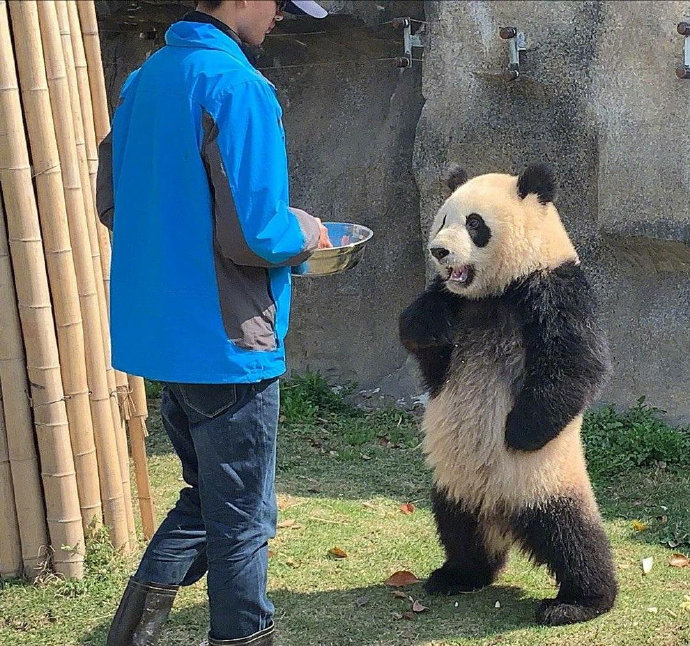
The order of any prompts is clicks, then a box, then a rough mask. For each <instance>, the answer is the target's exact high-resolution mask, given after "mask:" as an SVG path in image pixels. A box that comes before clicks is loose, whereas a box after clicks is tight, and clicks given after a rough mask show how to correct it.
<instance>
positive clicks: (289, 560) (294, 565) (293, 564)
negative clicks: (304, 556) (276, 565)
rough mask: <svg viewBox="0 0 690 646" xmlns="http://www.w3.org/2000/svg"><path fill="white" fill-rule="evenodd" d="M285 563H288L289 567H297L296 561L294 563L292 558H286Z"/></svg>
mask: <svg viewBox="0 0 690 646" xmlns="http://www.w3.org/2000/svg"><path fill="white" fill-rule="evenodd" d="M285 565H289V566H290V567H297V563H295V562H294V561H293V560H292V559H287V561H285Z"/></svg>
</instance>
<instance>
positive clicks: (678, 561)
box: [668, 554, 690, 567]
mask: <svg viewBox="0 0 690 646" xmlns="http://www.w3.org/2000/svg"><path fill="white" fill-rule="evenodd" d="M668 564H669V565H670V566H671V567H688V565H690V559H689V558H688V557H687V556H685V554H673V555H672V556H671V558H670V559H669V562H668Z"/></svg>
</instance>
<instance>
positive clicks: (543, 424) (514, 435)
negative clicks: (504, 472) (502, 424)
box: [506, 402, 558, 451]
mask: <svg viewBox="0 0 690 646" xmlns="http://www.w3.org/2000/svg"><path fill="white" fill-rule="evenodd" d="M557 434H558V433H557V432H556V433H555V434H552V433H550V432H549V423H548V420H547V419H544V418H542V419H541V420H539V419H537V416H536V415H535V411H534V408H533V407H531V406H529V405H528V404H523V403H520V402H518V403H517V404H515V406H514V407H513V410H511V411H510V413H508V417H507V418H506V445H507V446H508V447H509V448H511V449H514V450H515V451H538V450H539V449H541V448H542V447H543V446H544V445H545V444H546V443H547V442H548V441H549V440H551V439H553V437H555V436H556V435H557Z"/></svg>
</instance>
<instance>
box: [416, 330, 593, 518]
mask: <svg viewBox="0 0 690 646" xmlns="http://www.w3.org/2000/svg"><path fill="white" fill-rule="evenodd" d="M523 366H524V347H523V342H522V336H521V334H520V332H519V329H518V328H517V326H516V325H514V324H513V323H512V322H511V321H509V320H502V318H501V317H500V316H499V317H498V318H497V319H496V320H494V322H493V324H492V325H489V326H487V325H484V326H483V327H480V328H476V327H474V328H473V327H471V326H468V327H467V328H466V331H465V332H464V335H463V333H462V332H461V333H460V334H459V337H458V347H457V348H456V350H455V353H454V356H453V359H452V361H451V366H450V369H449V374H448V379H447V381H446V384H445V385H444V387H443V389H442V390H441V391H440V392H439V394H438V395H437V396H436V397H434V398H433V399H432V400H431V401H430V402H429V404H428V406H427V410H426V413H425V416H424V422H423V428H424V434H425V438H424V450H425V453H426V455H427V462H428V464H429V465H430V466H431V467H433V469H434V481H435V484H436V486H437V487H439V488H441V489H445V490H447V494H448V496H449V497H450V498H452V499H455V500H457V501H462V503H463V504H464V505H466V506H467V507H468V508H471V509H478V510H481V511H482V512H483V513H486V514H493V513H494V512H500V511H507V510H509V509H511V508H516V507H518V506H522V505H524V504H530V503H531V502H538V501H539V500H542V499H544V498H545V497H548V496H550V495H553V494H554V493H556V492H557V491H558V490H559V489H560V488H561V487H562V486H563V485H564V484H565V480H578V479H581V477H580V475H579V473H580V471H581V470H582V468H583V467H582V466H580V465H579V460H581V458H582V451H581V448H580V444H579V426H580V420H579V419H578V420H575V421H574V422H573V424H571V425H570V426H572V429H571V428H568V429H565V430H564V431H563V432H562V433H561V435H559V437H558V438H556V439H555V440H553V441H552V442H550V443H549V444H547V446H545V447H544V448H543V449H541V450H539V451H535V452H523V451H513V450H510V449H507V448H506V446H505V424H506V417H507V415H508V413H509V412H510V410H511V408H512V406H513V401H514V394H513V393H514V390H515V388H516V384H517V385H518V386H519V383H520V381H521V376H522V371H523ZM568 456H570V457H569V459H571V460H573V464H571V465H570V466H569V465H568V464H567V459H568ZM582 465H584V462H582ZM568 474H570V475H568Z"/></svg>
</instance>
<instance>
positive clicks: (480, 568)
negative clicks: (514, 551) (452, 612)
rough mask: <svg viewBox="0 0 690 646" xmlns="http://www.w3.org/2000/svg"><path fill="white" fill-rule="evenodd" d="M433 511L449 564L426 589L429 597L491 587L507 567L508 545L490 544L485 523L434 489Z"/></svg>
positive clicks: (430, 577)
mask: <svg viewBox="0 0 690 646" xmlns="http://www.w3.org/2000/svg"><path fill="white" fill-rule="evenodd" d="M431 499H432V508H433V513H434V518H435V520H436V529H437V531H438V536H439V539H440V541H441V544H442V545H443V547H444V549H445V552H446V562H445V563H444V564H443V565H442V566H441V567H440V568H438V569H437V570H434V571H433V572H432V573H431V575H430V576H429V578H428V579H427V582H426V584H425V585H424V588H425V589H426V591H427V592H428V593H429V594H446V595H451V594H459V593H461V592H473V591H475V590H480V589H481V588H483V587H485V586H487V585H489V584H491V583H492V582H493V581H494V579H495V578H496V575H497V574H498V571H499V570H500V569H501V568H502V567H503V565H504V564H505V561H506V556H507V553H508V545H507V544H503V543H502V542H500V546H493V547H495V548H496V549H492V546H491V545H489V544H488V541H487V534H486V533H485V532H484V531H483V527H482V521H481V520H480V519H479V518H478V517H477V515H476V514H474V513H471V512H468V511H466V510H465V509H464V508H463V506H462V504H461V503H458V502H454V501H451V500H449V499H448V498H447V497H446V495H445V493H444V492H442V491H439V490H438V489H436V488H434V490H433V492H432V496H431Z"/></svg>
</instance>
